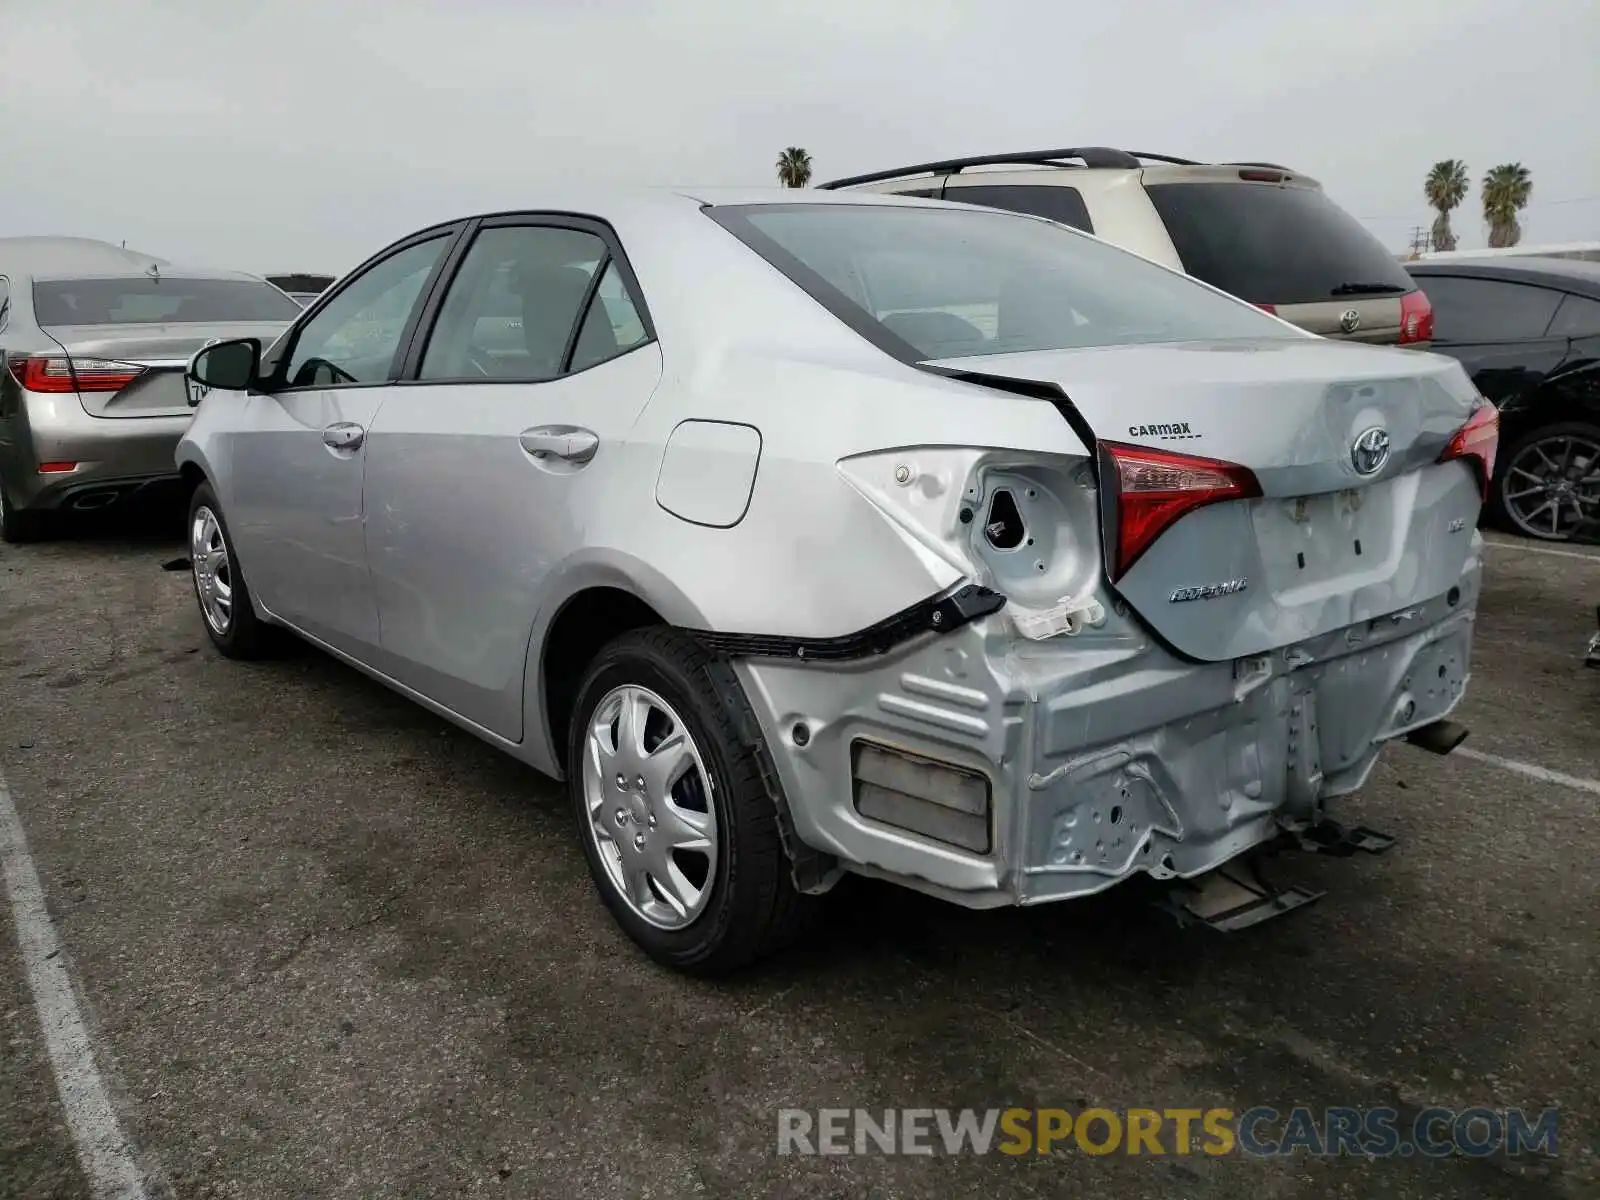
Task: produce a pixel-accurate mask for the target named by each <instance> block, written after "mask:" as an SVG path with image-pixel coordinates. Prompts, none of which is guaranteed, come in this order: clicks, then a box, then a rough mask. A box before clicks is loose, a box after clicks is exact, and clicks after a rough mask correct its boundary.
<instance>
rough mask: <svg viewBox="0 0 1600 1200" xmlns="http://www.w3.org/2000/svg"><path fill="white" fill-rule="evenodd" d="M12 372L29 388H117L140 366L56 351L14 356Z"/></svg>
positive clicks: (136, 373)
mask: <svg viewBox="0 0 1600 1200" xmlns="http://www.w3.org/2000/svg"><path fill="white" fill-rule="evenodd" d="M9 365H10V367H11V375H12V377H13V378H14V379H15V380H16V381H17V382H18V383H20V384H21V385H22V386H23V387H25V388H27V389H28V390H29V391H30V392H58V393H59V392H120V391H121V390H122V389H123V388H125V387H127V386H128V384H130V383H132V382H133V381H134V380H135V379H137V378H138V377H139V376H140V375H143V374H144V368H143V367H136V366H132V365H130V364H128V363H119V362H107V361H105V360H104V359H99V358H73V359H69V358H67V357H65V356H64V355H59V354H33V355H29V356H28V357H26V358H13V359H12V360H11V362H10V364H9Z"/></svg>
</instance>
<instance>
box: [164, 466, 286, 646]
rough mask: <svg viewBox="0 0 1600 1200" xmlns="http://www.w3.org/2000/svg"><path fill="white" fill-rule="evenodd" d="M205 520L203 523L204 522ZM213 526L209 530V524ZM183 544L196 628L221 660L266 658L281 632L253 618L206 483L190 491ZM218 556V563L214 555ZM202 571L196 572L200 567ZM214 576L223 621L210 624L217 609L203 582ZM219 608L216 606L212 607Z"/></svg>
mask: <svg viewBox="0 0 1600 1200" xmlns="http://www.w3.org/2000/svg"><path fill="white" fill-rule="evenodd" d="M208 518H209V520H208ZM212 522H214V524H212ZM186 528H187V530H188V540H189V564H190V567H189V578H190V581H191V582H192V583H193V585H194V596H195V603H196V605H197V606H198V607H199V609H200V623H201V624H202V625H203V626H204V627H205V631H206V635H207V636H208V637H210V639H211V644H212V645H213V646H215V647H216V648H217V651H218V653H220V654H221V655H222V656H223V657H224V658H233V659H240V660H244V661H249V660H252V659H260V658H270V657H272V656H273V655H275V654H276V653H277V652H278V651H279V650H280V649H281V647H282V643H283V636H282V631H281V630H279V629H277V628H275V627H273V626H271V625H268V624H267V623H266V622H264V621H262V620H261V619H260V618H259V617H257V616H256V610H255V605H254V603H253V602H252V601H251V599H250V588H249V586H248V585H247V584H246V583H245V580H244V573H243V572H242V571H240V570H239V566H238V562H239V559H238V556H237V554H235V552H234V549H233V539H232V537H230V536H229V534H228V525H227V522H226V521H225V520H223V517H222V505H221V504H219V503H218V502H217V494H216V493H215V492H214V491H212V489H211V485H210V484H209V483H202V484H201V485H200V486H199V487H197V488H195V490H194V495H192V496H191V497H190V498H189V521H188V524H187V526H186ZM219 549H220V550H221V551H222V555H221V557H220V559H219V558H218V557H217V554H216V552H217V550H219ZM203 562H204V563H205V564H206V565H205V566H202V563H203ZM217 576H220V577H221V578H222V580H223V582H224V583H225V585H226V587H227V590H228V604H227V617H226V620H218V619H216V618H217V616H218V615H219V614H218V609H217V608H214V607H211V606H208V603H207V597H208V593H209V594H210V595H211V598H212V599H213V600H215V599H216V598H217V597H216V595H215V593H211V592H210V586H209V577H217ZM218 607H220V606H218Z"/></svg>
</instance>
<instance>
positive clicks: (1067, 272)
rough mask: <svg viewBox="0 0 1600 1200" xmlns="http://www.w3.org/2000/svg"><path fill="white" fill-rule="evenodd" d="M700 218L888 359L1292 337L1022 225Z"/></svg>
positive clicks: (828, 217) (967, 214)
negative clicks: (909, 351) (752, 253)
mask: <svg viewBox="0 0 1600 1200" xmlns="http://www.w3.org/2000/svg"><path fill="white" fill-rule="evenodd" d="M707 211H708V212H709V213H710V214H711V216H712V217H713V218H714V219H715V220H717V221H718V222H719V223H721V224H722V225H723V226H724V227H725V228H727V229H728V230H729V231H730V232H732V233H733V234H734V235H735V236H737V237H738V238H740V239H741V240H742V241H744V242H745V243H746V244H747V245H749V246H750V247H751V248H752V249H753V250H755V251H756V252H757V253H758V254H760V255H761V256H762V257H763V258H765V259H767V261H769V262H770V263H772V265H773V266H775V267H776V268H777V269H778V270H780V271H782V272H783V273H784V274H786V275H787V276H788V277H789V278H790V279H791V280H793V281H794V282H795V283H797V284H799V285H800V286H801V287H803V288H805V290H806V291H808V292H810V293H811V294H812V295H813V296H814V297H816V299H817V300H819V301H820V302H821V303H822V304H824V305H825V306H827V307H828V308H829V309H830V311H832V312H833V313H834V315H835V316H837V317H839V318H840V319H841V320H843V321H844V322H846V323H847V324H849V325H851V326H852V327H853V328H855V329H857V330H858V331H859V332H861V333H862V334H864V335H865V336H867V337H868V338H870V339H872V340H874V341H876V342H877V343H878V344H879V345H881V346H883V348H884V349H885V350H888V351H889V352H891V353H895V354H897V355H901V356H904V353H905V350H904V348H905V346H906V345H907V344H909V345H910V347H911V348H912V349H913V350H914V351H915V356H914V357H915V358H916V359H917V360H925V359H936V358H956V357H964V356H968V355H980V354H1008V353H1020V352H1025V351H1031V350H1061V349H1076V348H1081V347H1089V346H1112V345H1122V344H1126V343H1130V342H1186V341H1214V340H1237V339H1242V338H1252V339H1254V338H1283V337H1295V336H1298V335H1297V334H1295V333H1294V332H1293V331H1291V330H1288V329H1286V328H1285V327H1284V326H1283V325H1281V324H1280V323H1279V322H1277V321H1274V320H1272V319H1271V318H1270V317H1267V316H1264V315H1263V314H1261V313H1259V312H1257V311H1256V310H1255V309H1253V308H1250V307H1249V306H1247V305H1244V304H1240V303H1238V302H1236V301H1233V300H1230V299H1228V298H1227V297H1225V296H1219V295H1217V294H1216V293H1215V292H1213V291H1210V290H1209V289H1207V288H1203V287H1201V286H1199V285H1198V284H1196V283H1195V282H1194V281H1193V280H1190V279H1186V278H1185V277H1184V276H1182V275H1180V274H1178V273H1177V272H1175V271H1168V270H1166V269H1164V268H1162V267H1158V266H1155V265H1154V264H1152V263H1150V262H1147V261H1146V260H1144V259H1142V258H1139V257H1138V256H1137V255H1134V254H1130V253H1128V252H1127V251H1124V250H1119V249H1117V248H1116V247H1114V246H1110V245H1108V244H1106V243H1104V242H1099V241H1096V240H1095V239H1093V238H1090V237H1087V236H1085V235H1083V234H1081V233H1077V232H1075V231H1073V230H1071V229H1067V228H1064V227H1062V226H1060V225H1051V224H1047V223H1045V222H1043V221H1036V220H1033V219H1031V218H1029V217H1021V216H1013V215H1011V214H1009V213H995V212H985V211H983V210H982V209H937V208H912V207H905V208H901V207H898V206H897V207H893V208H890V207H882V206H873V205H842V204H839V205H836V204H828V205H822V204H773V205H742V206H735V207H731V208H712V209H708V210H707ZM896 339H897V340H896Z"/></svg>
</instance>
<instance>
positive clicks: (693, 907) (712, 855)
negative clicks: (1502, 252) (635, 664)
mask: <svg viewBox="0 0 1600 1200" xmlns="http://www.w3.org/2000/svg"><path fill="white" fill-rule="evenodd" d="M582 769H583V796H584V802H585V811H586V813H587V816H588V822H587V833H588V835H589V836H590V837H591V838H592V839H593V840H594V846H595V849H596V850H597V851H598V853H599V857H600V861H601V863H602V864H603V865H604V867H605V874H606V878H607V879H608V880H609V881H610V883H611V885H612V887H614V888H615V889H616V891H617V894H618V895H619V896H620V897H621V898H622V899H623V901H624V902H625V903H626V904H627V905H628V907H629V908H630V909H631V910H632V911H633V912H634V913H635V914H637V915H638V917H639V918H640V919H641V920H644V921H647V922H648V923H649V924H651V925H654V926H655V927H656V928H658V929H666V930H673V929H682V928H684V927H686V926H688V925H689V924H691V923H692V922H693V921H694V920H695V919H696V918H697V917H698V916H699V915H700V914H701V912H703V911H704V910H705V907H706V904H707V902H708V900H709V899H710V897H711V892H712V887H713V885H714V883H715V881H716V871H717V810H716V805H715V804H714V803H713V802H712V785H711V776H710V774H709V772H707V770H706V765H705V761H704V759H703V758H702V757H701V754H700V748H699V747H698V746H697V745H696V744H695V740H694V737H693V735H692V734H691V733H690V732H689V729H688V726H686V725H685V724H684V722H683V719H682V718H681V717H680V716H679V715H678V714H677V713H676V712H675V711H674V710H673V708H672V706H671V705H669V704H668V703H667V702H666V701H665V700H663V699H662V698H661V697H660V696H658V695H657V694H656V693H655V692H652V691H651V690H650V689H648V688H644V687H639V686H637V685H634V684H625V685H622V686H620V687H615V688H612V689H611V691H609V692H607V693H606V694H605V696H604V697H603V698H602V699H601V701H600V703H599V704H598V705H597V706H596V707H595V710H594V715H593V716H592V717H591V718H590V720H589V728H588V731H587V733H586V735H585V738H584V755H583V768H582Z"/></svg>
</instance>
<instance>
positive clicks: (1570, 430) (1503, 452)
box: [1488, 421, 1600, 542]
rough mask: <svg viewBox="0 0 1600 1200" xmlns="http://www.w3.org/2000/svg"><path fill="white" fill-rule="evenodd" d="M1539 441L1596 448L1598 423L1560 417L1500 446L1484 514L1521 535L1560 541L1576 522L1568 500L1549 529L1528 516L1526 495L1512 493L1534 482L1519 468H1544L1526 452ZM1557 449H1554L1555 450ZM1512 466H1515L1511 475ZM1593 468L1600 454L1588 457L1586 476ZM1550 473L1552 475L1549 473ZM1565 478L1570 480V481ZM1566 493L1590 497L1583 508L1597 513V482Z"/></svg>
mask: <svg viewBox="0 0 1600 1200" xmlns="http://www.w3.org/2000/svg"><path fill="white" fill-rule="evenodd" d="M1541 443H1554V444H1555V445H1556V446H1557V447H1562V446H1572V447H1574V448H1575V449H1576V450H1577V451H1579V452H1580V453H1581V452H1582V451H1583V449H1584V448H1585V447H1586V446H1588V447H1593V448H1594V450H1593V452H1600V425H1595V424H1592V423H1590V422H1588V421H1561V422H1559V423H1557V424H1554V425H1544V426H1541V427H1539V428H1538V429H1531V430H1529V431H1528V432H1527V433H1524V434H1523V435H1522V436H1521V437H1519V438H1517V439H1516V440H1515V441H1513V442H1511V443H1510V444H1509V445H1507V446H1503V447H1501V449H1500V452H1499V455H1498V456H1497V461H1496V464H1495V478H1494V483H1493V485H1492V486H1491V487H1490V489H1489V504H1488V515H1489V517H1490V519H1491V520H1492V521H1493V522H1494V524H1496V525H1498V526H1499V527H1500V528H1502V529H1506V530H1510V531H1511V532H1512V533H1517V534H1520V535H1522V536H1523V537H1532V538H1538V539H1540V540H1542V541H1547V542H1564V541H1567V540H1569V539H1570V538H1571V536H1572V528H1573V527H1574V526H1575V525H1576V524H1577V520H1576V513H1575V512H1574V505H1573V504H1572V503H1564V504H1563V509H1564V511H1563V514H1562V520H1560V521H1559V522H1558V524H1557V527H1556V528H1555V529H1553V530H1552V529H1550V528H1549V527H1548V525H1546V524H1545V523H1544V522H1543V521H1538V520H1535V521H1530V520H1528V519H1527V513H1528V510H1529V503H1528V500H1527V498H1526V497H1518V496H1517V495H1516V494H1517V492H1519V491H1521V490H1523V489H1526V488H1527V487H1529V486H1530V485H1533V484H1534V482H1535V481H1534V480H1533V479H1532V478H1530V476H1529V475H1528V474H1526V473H1524V470H1523V469H1522V468H1532V469H1533V470H1535V472H1536V473H1537V472H1539V471H1544V470H1545V468H1544V466H1543V464H1542V463H1541V462H1540V461H1539V460H1538V456H1537V455H1533V454H1530V451H1532V450H1533V448H1534V447H1535V446H1538V445H1540V444H1541ZM1559 453H1560V450H1559V449H1558V450H1557V454H1558V455H1559ZM1575 458H1576V455H1575ZM1513 468H1518V469H1517V471H1516V474H1515V476H1513ZM1596 472H1600V457H1596V458H1593V459H1591V462H1590V466H1589V468H1588V473H1589V475H1590V476H1592V475H1593V474H1594V473H1596ZM1551 475H1552V479H1553V478H1554V477H1553V473H1551ZM1555 481H1556V482H1560V481H1559V480H1555ZM1566 482H1568V483H1569V484H1570V483H1571V482H1572V481H1570V480H1569V481H1566ZM1567 494H1568V495H1571V496H1573V497H1574V498H1576V497H1577V496H1579V495H1582V496H1584V497H1586V498H1587V497H1591V496H1592V497H1594V498H1595V500H1594V502H1592V503H1587V504H1585V505H1584V506H1583V511H1584V513H1585V514H1586V515H1587V516H1589V517H1600V485H1590V486H1588V487H1585V488H1583V489H1582V491H1581V493H1580V492H1571V493H1567Z"/></svg>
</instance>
